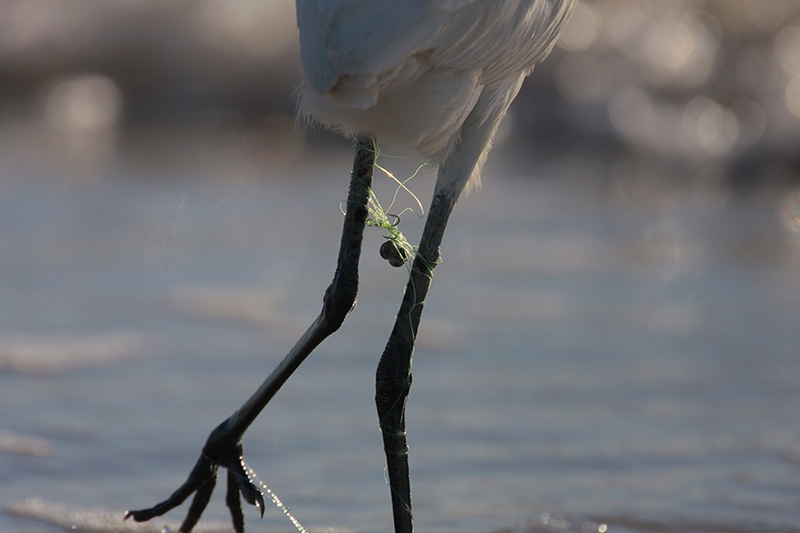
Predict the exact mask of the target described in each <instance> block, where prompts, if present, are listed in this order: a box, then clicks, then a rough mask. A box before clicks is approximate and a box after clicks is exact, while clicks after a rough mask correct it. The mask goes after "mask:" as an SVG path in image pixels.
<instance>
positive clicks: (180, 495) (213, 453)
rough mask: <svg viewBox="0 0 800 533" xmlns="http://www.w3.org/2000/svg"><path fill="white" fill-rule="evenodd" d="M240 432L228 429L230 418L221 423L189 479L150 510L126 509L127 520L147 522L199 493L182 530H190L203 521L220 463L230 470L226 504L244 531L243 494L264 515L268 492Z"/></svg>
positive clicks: (186, 532) (239, 529)
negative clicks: (249, 463)
mask: <svg viewBox="0 0 800 533" xmlns="http://www.w3.org/2000/svg"><path fill="white" fill-rule="evenodd" d="M241 437H242V436H241V435H240V434H235V433H232V432H231V431H230V430H229V429H228V421H227V420H226V421H225V422H223V423H222V424H220V425H219V426H218V427H217V428H216V429H215V430H214V431H212V432H211V435H209V437H208V440H207V441H206V444H205V446H204V447H203V451H202V453H201V454H200V458H199V459H198V460H197V463H195V465H194V468H192V471H191V473H190V474H189V478H188V479H187V480H186V481H185V482H184V483H183V485H181V486H180V487H179V488H178V490H176V491H175V492H174V493H172V495H171V496H170V497H169V498H167V499H166V500H164V501H163V502H160V503H157V504H156V505H154V506H153V507H150V508H149V509H140V510H138V511H126V512H125V519H126V520H127V519H128V518H133V520H135V521H136V522H145V521H147V520H150V519H151V518H155V517H156V516H161V515H163V514H164V513H166V512H167V511H170V510H171V509H173V508H175V507H177V506H178V505H180V504H181V503H183V502H184V501H185V500H186V499H187V498H188V497H189V496H190V495H191V494H192V493H195V496H194V499H193V500H192V504H191V505H190V506H189V512H188V513H187V514H186V519H185V520H184V521H183V524H181V527H180V531H181V533H189V532H190V531H192V528H194V526H195V524H197V522H198V520H200V516H201V515H202V514H203V511H204V510H205V508H206V506H207V505H208V502H209V500H210V499H211V493H212V492H213V491H214V487H215V485H216V483H217V470H218V468H219V467H220V466H222V467H223V468H227V469H228V492H227V495H226V498H225V503H226V504H227V505H228V509H229V510H230V513H231V519H232V520H233V528H234V530H235V531H236V532H237V533H243V532H244V514H243V513H242V504H241V500H240V497H239V495H240V494H241V496H242V497H243V498H244V500H245V501H246V502H247V503H249V504H250V505H254V506H255V507H256V508H257V509H258V511H259V512H260V513H261V516H262V517H263V516H264V495H263V493H262V491H261V487H260V486H259V484H258V482H257V480H256V478H255V476H254V474H253V471H252V470H251V469H250V468H249V467H248V466H247V465H246V464H245V462H244V450H243V447H242V439H241Z"/></svg>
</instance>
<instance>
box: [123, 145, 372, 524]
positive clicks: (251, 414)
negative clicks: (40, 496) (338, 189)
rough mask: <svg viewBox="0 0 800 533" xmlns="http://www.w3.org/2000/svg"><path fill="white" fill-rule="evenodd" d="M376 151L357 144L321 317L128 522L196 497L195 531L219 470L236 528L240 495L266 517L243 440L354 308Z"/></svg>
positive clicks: (189, 519)
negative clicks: (158, 496)
mask: <svg viewBox="0 0 800 533" xmlns="http://www.w3.org/2000/svg"><path fill="white" fill-rule="evenodd" d="M375 153H376V149H375V141H374V140H372V139H367V138H362V139H359V140H358V148H357V151H356V156H355V160H354V162H353V171H352V172H351V176H350V189H349V192H348V196H347V208H346V212H345V219H344V227H343V228H342V240H341V245H340V247H339V257H338V261H337V266H336V273H335V274H334V276H333V281H332V282H331V284H330V285H329V286H328V289H327V290H326V291H325V296H324V297H323V304H322V311H321V312H320V314H319V316H318V317H317V319H316V320H315V321H314V322H313V323H312V324H311V326H310V327H309V328H308V330H307V331H306V332H305V333H304V334H303V336H302V337H301V338H300V340H299V341H297V344H295V346H294V347H293V348H292V350H291V351H290V352H289V354H288V355H287V356H286V357H285V358H284V359H283V361H281V363H280V364H279V365H278V366H277V368H276V369H275V370H274V371H273V372H272V374H270V375H269V377H268V378H267V379H266V380H265V381H264V382H263V383H262V384H261V386H260V387H259V388H258V390H257V391H256V392H255V393H253V395H252V396H251V397H250V398H249V399H248V400H247V401H246V402H245V403H244V404H243V405H242V406H241V407H240V408H239V409H238V410H237V411H236V412H235V413H234V414H233V415H231V416H230V417H229V418H228V419H227V420H225V421H224V422H223V423H222V424H220V425H219V426H217V427H216V429H214V430H213V431H212V432H211V434H210V435H209V437H208V440H207V441H206V444H205V446H203V450H202V452H201V454H200V457H199V458H198V459H197V462H196V463H195V465H194V468H192V471H191V472H190V474H189V477H188V479H187V480H186V481H185V482H184V483H183V485H181V486H180V487H179V488H178V490H176V491H175V492H174V493H172V495H170V497H169V498H167V499H166V500H164V501H162V502H160V503H158V504H156V505H155V506H153V507H150V508H148V509H141V510H137V511H126V512H125V518H126V519H127V518H132V519H133V520H135V521H137V522H143V521H147V520H150V519H151V518H154V517H156V516H161V515H163V514H164V513H166V512H167V511H169V510H171V509H173V508H175V507H177V506H178V505H180V504H182V503H183V502H184V501H185V500H186V499H187V498H188V497H189V496H191V495H192V494H193V493H194V495H195V496H194V499H193V500H192V503H191V505H190V506H189V511H188V513H187V516H186V519H185V520H184V522H183V524H182V525H181V528H180V531H181V532H183V533H188V532H190V531H191V530H192V528H193V527H194V526H195V524H197V521H198V520H199V519H200V516H201V515H202V513H203V511H204V510H205V508H206V506H207V505H208V502H209V500H210V498H211V493H212V492H213V490H214V487H215V485H216V479H217V470H218V469H219V467H220V466H222V467H224V468H226V469H227V470H228V489H227V495H226V500H225V501H226V503H227V505H228V508H229V510H230V513H231V518H232V520H233V526H234V530H235V531H237V532H238V533H241V532H243V531H244V515H243V513H242V505H241V501H240V497H239V495H240V494H241V496H242V497H243V498H244V500H245V501H246V502H247V503H249V504H251V505H255V506H256V507H257V508H258V510H259V512H260V513H261V515H262V516H263V514H264V495H263V492H262V488H261V486H260V484H259V483H258V481H257V480H256V478H255V476H254V475H253V472H252V470H250V468H249V467H248V466H247V465H246V464H245V462H244V450H243V447H242V436H243V435H244V433H245V431H246V430H247V428H248V427H249V426H250V424H252V423H253V421H254V420H255V419H256V417H258V415H259V413H261V411H262V410H263V409H264V407H265V406H266V405H267V403H269V401H270V400H271V399H272V397H273V396H274V395H275V393H276V392H277V391H278V389H280V387H281V386H282V385H283V384H284V383H285V382H286V380H287V379H288V378H289V376H290V375H291V374H292V373H293V372H294V371H295V370H296V369H297V367H299V366H300V364H301V363H302V362H303V361H304V360H305V358H306V357H307V356H308V355H309V354H310V353H311V352H312V351H313V350H314V348H316V347H317V346H318V345H319V343H321V342H322V341H323V340H324V339H325V338H326V337H328V336H329V335H331V334H332V333H333V332H334V331H336V330H337V329H339V327H340V326H341V324H342V322H344V319H345V317H346V316H347V313H349V312H350V310H351V309H353V307H354V306H355V302H356V297H357V294H358V262H359V258H360V256H361V242H362V239H363V232H364V227H365V222H366V220H367V216H368V208H367V202H368V198H369V194H370V188H371V187H372V170H373V166H374V163H375Z"/></svg>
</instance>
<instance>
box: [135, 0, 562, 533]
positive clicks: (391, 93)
mask: <svg viewBox="0 0 800 533" xmlns="http://www.w3.org/2000/svg"><path fill="white" fill-rule="evenodd" d="M575 1H576V0H297V23H298V27H299V29H300V50H301V57H302V62H303V69H304V73H305V83H304V86H303V90H302V96H301V108H302V112H303V113H304V114H305V115H306V116H307V117H309V118H310V119H312V120H316V121H318V122H320V123H321V124H323V125H326V126H329V127H332V128H336V129H338V130H340V131H342V132H344V133H345V134H347V135H350V136H353V137H356V138H357V139H358V142H357V152H356V157H355V162H354V165H353V172H352V174H351V181H350V190H349V194H348V200H347V209H346V214H345V221H344V228H343V232H342V241H341V248H340V251H339V258H338V265H337V269H336V273H335V274H334V278H333V281H332V282H331V284H330V286H329V287H328V289H327V290H326V292H325V297H324V299H323V308H322V312H321V313H320V315H319V317H318V318H317V319H316V320H315V321H314V323H313V324H312V325H311V327H309V329H308V330H307V331H306V333H305V334H304V335H303V337H302V338H301V339H300V340H299V341H298V342H297V344H296V345H295V346H294V348H292V350H291V351H290V352H289V354H288V355H287V356H286V357H285V358H284V360H283V361H282V362H281V363H280V365H278V367H277V368H276V369H275V371H273V373H272V374H271V375H270V376H269V377H268V378H267V379H266V380H265V381H264V383H263V384H262V385H261V386H260V387H259V389H258V390H257V391H256V392H255V393H254V394H253V395H252V396H251V397H250V399H248V400H247V401H246V402H245V403H244V405H242V407H241V408H240V409H239V410H237V411H236V412H235V413H234V414H233V415H231V416H230V417H229V418H228V419H227V420H225V421H224V422H223V423H222V424H220V425H219V426H218V427H217V428H216V429H215V430H214V431H212V433H211V435H210V436H209V438H208V440H207V442H206V444H205V446H204V448H203V452H202V454H201V455H200V458H199V459H198V461H197V463H196V464H195V467H194V469H193V470H192V472H191V473H190V475H189V478H188V479H187V481H186V482H185V483H184V484H183V485H182V486H181V487H180V488H179V489H178V490H177V491H175V493H173V494H172V495H171V496H170V497H169V498H168V499H167V500H165V501H163V502H161V503H159V504H157V505H156V506H154V507H152V508H150V509H144V510H139V511H129V512H127V513H126V518H127V517H132V518H133V519H134V520H136V521H143V520H149V519H150V518H153V517H155V516H159V515H161V514H163V513H165V512H167V511H169V510H170V509H172V508H174V507H175V506H177V505H179V504H180V503H182V502H183V501H184V500H185V499H186V498H187V497H188V496H190V495H191V494H192V493H194V492H196V495H195V497H194V499H193V501H192V504H191V506H190V509H189V512H188V515H187V517H186V519H185V521H184V523H183V525H182V526H181V531H185V532H188V531H191V529H192V528H193V527H194V525H195V524H196V523H197V521H198V520H199V518H200V515H201V513H202V511H203V510H204V509H205V507H206V505H207V504H208V501H209V498H210V497H211V492H212V491H213V488H214V484H215V480H216V474H217V470H218V467H219V466H223V467H225V468H227V469H228V496H227V500H226V501H227V504H228V506H229V508H230V510H231V515H232V518H233V523H234V528H235V530H236V531H239V532H241V531H244V519H243V515H242V509H241V503H240V498H239V494H240V493H241V495H242V496H243V497H244V499H245V500H246V501H247V502H249V503H251V504H253V505H256V506H257V507H258V508H259V510H260V511H261V513H262V514H263V512H264V498H263V495H262V493H261V488H260V487H259V485H257V484H256V483H255V482H254V481H253V480H251V476H250V474H251V471H250V470H249V468H248V467H247V466H246V465H245V463H244V460H243V448H242V436H243V435H244V432H245V431H246V430H247V428H248V427H249V425H250V424H251V423H252V422H253V421H254V420H255V418H256V417H257V416H258V415H259V413H260V412H261V410H262V409H263V408H264V407H265V406H266V404H267V403H268V402H269V401H270V399H271V398H272V397H273V395H274V394H275V393H276V392H277V390H278V389H279V388H280V387H281V385H282V384H283V383H284V382H285V381H286V380H287V379H288V378H289V376H290V375H291V373H292V372H294V370H295V369H297V367H298V366H299V365H300V364H301V363H302V362H303V360H304V359H305V358H306V357H307V356H308V355H309V354H310V353H311V351H312V350H313V349H314V348H315V347H316V346H317V345H318V344H319V343H320V342H322V340H324V339H325V338H326V337H327V336H328V335H330V334H331V333H333V332H334V331H336V330H337V329H338V328H339V326H340V325H341V324H342V322H343V321H344V318H345V316H346V315H347V313H348V312H349V311H350V310H351V309H352V308H353V305H354V302H355V299H356V294H357V289H358V260H359V256H360V252H361V240H362V232H363V229H364V226H365V221H366V219H367V216H368V211H367V201H368V195H369V191H370V186H371V182H372V167H373V164H374V159H375V150H376V144H375V142H376V141H375V140H376V139H377V140H380V141H381V142H384V141H387V142H392V143H396V144H400V145H404V146H407V147H410V148H411V149H413V150H415V151H416V152H417V153H419V154H420V155H421V156H422V157H424V158H426V159H428V160H430V161H431V162H433V163H436V164H438V165H439V171H438V177H437V179H436V186H435V191H434V194H433V199H432V202H431V207H430V210H429V214H428V218H427V221H426V223H425V228H424V230H423V234H422V238H421V240H420V244H419V247H418V249H417V251H416V255H415V257H414V258H413V265H412V268H411V274H410V279H409V281H408V284H407V286H406V290H405V294H404V297H403V301H402V304H401V307H400V311H399V312H398V314H397V316H396V320H395V324H394V329H393V330H392V333H391V336H390V338H389V341H388V343H387V345H386V348H385V350H384V353H383V355H382V357H381V359H380V363H379V364H378V371H377V380H376V396H375V397H376V403H377V407H378V416H379V420H380V427H381V430H382V432H383V441H384V449H385V452H386V458H387V465H388V474H389V482H390V485H391V497H392V507H393V511H394V524H395V531H396V533H411V531H412V530H413V520H412V514H411V496H410V485H409V479H408V447H407V441H406V433H405V405H406V399H407V397H408V393H409V389H410V386H411V354H412V351H413V348H414V341H415V338H416V335H417V328H418V326H419V322H420V317H421V314H422V308H423V303H424V301H425V295H426V294H427V291H428V287H429V286H430V282H431V278H432V273H433V269H434V267H435V266H436V264H437V263H438V261H439V246H440V243H441V241H442V237H443V235H444V231H445V228H446V226H447V222H448V220H449V217H450V214H451V212H452V209H453V206H454V205H455V203H456V201H457V200H458V198H459V196H460V195H461V193H462V192H463V191H464V190H465V188H467V186H468V185H469V184H476V183H477V182H478V180H479V176H480V171H481V167H482V164H483V161H484V158H485V157H486V154H487V152H488V151H489V148H490V145H491V141H492V137H493V135H494V133H495V131H496V129H497V125H498V124H499V122H500V120H501V119H502V118H503V116H504V115H505V113H506V111H507V110H508V107H509V105H510V104H511V102H512V100H514V98H515V97H516V95H517V93H518V91H519V89H520V86H521V85H522V81H523V80H524V79H525V77H526V76H528V75H529V74H530V73H531V71H532V70H533V67H534V66H535V65H536V64H537V63H539V62H540V61H542V60H544V58H545V57H546V56H547V55H548V53H549V52H550V50H551V49H552V48H553V45H554V44H555V41H556V39H557V38H558V36H559V34H560V32H561V30H562V29H563V28H564V25H565V24H566V21H567V19H568V18H569V15H570V13H571V12H572V9H573V7H574V5H575Z"/></svg>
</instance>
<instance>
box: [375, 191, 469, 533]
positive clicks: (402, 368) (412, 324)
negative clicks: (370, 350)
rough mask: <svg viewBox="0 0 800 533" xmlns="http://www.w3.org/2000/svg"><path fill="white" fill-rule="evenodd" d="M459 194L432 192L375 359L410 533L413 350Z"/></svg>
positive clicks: (397, 500) (399, 501) (389, 453)
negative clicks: (385, 339)
mask: <svg viewBox="0 0 800 533" xmlns="http://www.w3.org/2000/svg"><path fill="white" fill-rule="evenodd" d="M457 197H458V195H457V193H454V192H453V191H448V190H444V191H438V192H437V193H436V194H435V195H434V197H433V202H432V203H431V209H430V212H429V214H428V220H427V221H426V223H425V229H424V231H423V233H422V239H421V241H420V244H419V248H418V250H417V255H416V258H415V259H414V264H413V267H412V269H411V276H410V277H409V280H408V284H407V285H406V290H405V294H404V295H403V302H402V304H401V305H400V311H399V312H398V314H397V318H396V319H395V323H394V328H393V329H392V334H391V336H390V337H389V341H388V342H387V344H386V348H385V350H384V352H383V355H382V356H381V360H380V363H379V364H378V371H377V376H376V392H375V403H376V404H377V407H378V418H379V420H380V427H381V432H382V433H383V447H384V451H385V452H386V462H387V469H388V474H389V484H390V486H391V490H392V509H393V512H394V527H395V532H396V533H411V532H412V530H413V518H412V514H411V487H410V483H409V477H408V476H409V471H408V443H407V440H406V432H405V431H406V429H405V410H406V400H407V399H408V393H409V390H410V387H411V356H412V354H413V352H414V341H415V339H416V337H417V328H418V327H419V321H420V317H421V316H422V307H423V305H424V303H425V295H426V294H427V292H428V288H429V287H430V284H431V280H432V279H433V269H434V267H435V266H436V265H437V264H438V262H439V246H440V244H441V242H442V237H443V236H444V230H445V228H446V227H447V221H448V220H449V218H450V213H451V212H452V210H453V206H454V205H455V203H456V200H457Z"/></svg>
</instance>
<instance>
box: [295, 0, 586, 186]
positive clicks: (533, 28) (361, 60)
mask: <svg viewBox="0 0 800 533" xmlns="http://www.w3.org/2000/svg"><path fill="white" fill-rule="evenodd" d="M575 1H576V0H297V22H298V27H299V29H300V50H301V58H302V62H303V68H304V72H305V83H304V87H303V89H302V93H301V111H302V112H303V114H304V115H305V116H306V117H309V118H311V119H313V120H316V121H318V122H320V123H322V124H323V125H326V126H329V127H333V128H336V129H339V130H341V131H342V132H344V133H345V134H348V135H356V134H362V133H363V134H370V135H373V136H375V137H376V138H377V139H378V140H380V141H388V142H392V143H398V144H401V145H404V146H407V147H410V148H412V149H414V150H416V151H417V152H418V153H419V154H420V155H421V156H423V157H425V158H427V159H429V160H432V161H434V162H437V163H442V162H444V161H445V160H446V159H447V157H448V156H449V155H450V153H451V152H452V150H453V147H454V146H455V144H456V142H458V141H459V139H461V138H463V136H464V132H462V131H461V129H462V127H463V126H464V124H465V121H466V120H467V117H468V116H470V114H471V113H479V114H480V115H482V116H478V117H475V123H476V124H478V123H482V124H483V123H487V124H488V123H490V124H491V128H490V130H491V131H489V132H488V133H486V134H483V133H482V134H481V135H482V136H483V137H485V139H483V140H482V141H481V142H482V145H481V146H480V147H479V148H478V147H476V148H474V150H478V154H477V155H476V156H475V157H472V158H471V159H475V162H476V164H477V163H479V162H480V160H481V157H482V156H483V155H484V152H485V151H486V148H487V147H488V146H489V145H490V142H491V137H492V135H493V132H494V129H495V127H496V125H497V122H499V120H500V118H502V116H503V114H505V111H506V109H507V108H508V105H509V104H510V103H511V100H513V98H514V96H516V94H517V91H518V90H519V86H520V84H521V81H522V79H523V78H524V77H525V76H527V75H528V74H530V72H531V70H532V69H533V67H534V65H535V64H536V63H538V62H540V61H542V60H543V59H544V58H545V57H546V56H547V54H548V53H549V52H550V50H551V49H552V47H553V44H554V43H555V40H556V38H557V37H558V34H559V33H560V31H561V29H562V28H563V26H564V24H565V23H566V20H567V18H568V16H569V14H570V12H571V11H572V8H573V7H574V4H575ZM490 89H491V90H490ZM487 91H488V93H487ZM484 93H487V94H490V96H487V97H486V98H484V100H485V101H482V100H481V98H482V96H481V95H482V94H484ZM500 93H502V94H500ZM498 106H499V107H498ZM478 166H480V165H478ZM468 174H469V175H472V174H473V172H469V173H468Z"/></svg>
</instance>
